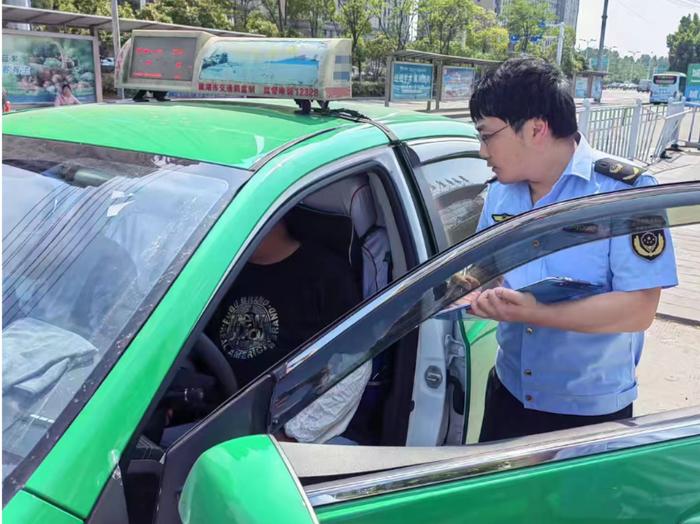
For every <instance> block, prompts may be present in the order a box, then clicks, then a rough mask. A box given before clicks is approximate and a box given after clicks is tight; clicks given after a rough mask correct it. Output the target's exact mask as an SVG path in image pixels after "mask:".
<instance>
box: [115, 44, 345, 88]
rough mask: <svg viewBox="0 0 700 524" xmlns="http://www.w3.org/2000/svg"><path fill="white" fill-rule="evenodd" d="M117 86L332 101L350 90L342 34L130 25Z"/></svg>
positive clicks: (119, 67)
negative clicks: (239, 33) (244, 33)
mask: <svg viewBox="0 0 700 524" xmlns="http://www.w3.org/2000/svg"><path fill="white" fill-rule="evenodd" d="M117 69H118V71H117V73H116V78H117V85H119V87H125V88H134V89H153V90H162V91H175V92H185V93H188V92H189V93H195V92H199V93H221V94H222V95H226V96H237V95H239V96H253V97H264V98H296V99H308V100H335V99H342V98H350V97H351V96H352V78H351V77H352V61H351V43H350V40H349V39H345V38H335V39H321V38H307V39H297V38H233V37H215V36H212V35H210V34H208V33H205V32H203V31H182V32H179V31H134V32H133V36H132V38H131V39H130V40H129V41H128V42H127V43H126V44H125V45H124V47H123V48H122V50H121V52H120V56H119V59H118V61H117Z"/></svg>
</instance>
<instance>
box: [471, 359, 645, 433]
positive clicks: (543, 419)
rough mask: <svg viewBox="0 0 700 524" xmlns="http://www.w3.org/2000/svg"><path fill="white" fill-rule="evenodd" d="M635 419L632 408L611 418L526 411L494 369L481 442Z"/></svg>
mask: <svg viewBox="0 0 700 524" xmlns="http://www.w3.org/2000/svg"><path fill="white" fill-rule="evenodd" d="M631 416H632V404H630V405H629V406H627V407H625V408H623V409H621V410H620V411H616V412H615V413H609V414H607V415H598V416H586V415H560V414H558V413H547V412H545V411H535V410H533V409H526V408H525V407H524V406H523V404H522V402H520V401H519V400H518V399H517V398H515V397H514V396H513V395H511V393H510V391H508V390H507V389H506V387H505V386H504V385H503V384H502V383H501V381H500V380H499V379H498V375H496V368H491V372H490V373H489V380H488V383H487V385H486V401H485V405H484V422H483V424H482V426H481V435H480V436H479V442H489V441H491V440H501V439H504V438H513V437H523V436H525V435H534V434H536V433H546V432H548V431H556V430H559V429H569V428H577V427H580V426H587V425H589V424H598V423H600V422H609V421H611V420H620V419H624V418H630V417H631Z"/></svg>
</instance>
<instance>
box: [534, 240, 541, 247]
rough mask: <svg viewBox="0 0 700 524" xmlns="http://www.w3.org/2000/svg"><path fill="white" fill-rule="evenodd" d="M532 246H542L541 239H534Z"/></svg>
mask: <svg viewBox="0 0 700 524" xmlns="http://www.w3.org/2000/svg"><path fill="white" fill-rule="evenodd" d="M532 247H540V241H539V240H533V241H532Z"/></svg>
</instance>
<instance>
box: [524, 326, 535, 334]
mask: <svg viewBox="0 0 700 524" xmlns="http://www.w3.org/2000/svg"><path fill="white" fill-rule="evenodd" d="M525 331H526V332H527V334H528V335H532V334H533V333H534V332H535V330H534V329H532V328H531V327H529V328H527V329H526V330H525Z"/></svg>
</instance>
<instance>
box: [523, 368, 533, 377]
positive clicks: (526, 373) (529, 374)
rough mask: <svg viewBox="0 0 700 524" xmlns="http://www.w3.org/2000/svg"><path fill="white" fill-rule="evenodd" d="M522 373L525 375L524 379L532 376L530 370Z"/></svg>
mask: <svg viewBox="0 0 700 524" xmlns="http://www.w3.org/2000/svg"><path fill="white" fill-rule="evenodd" d="M523 373H524V374H525V376H526V377H531V376H532V370H531V369H526V370H525V371H523Z"/></svg>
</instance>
